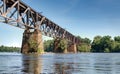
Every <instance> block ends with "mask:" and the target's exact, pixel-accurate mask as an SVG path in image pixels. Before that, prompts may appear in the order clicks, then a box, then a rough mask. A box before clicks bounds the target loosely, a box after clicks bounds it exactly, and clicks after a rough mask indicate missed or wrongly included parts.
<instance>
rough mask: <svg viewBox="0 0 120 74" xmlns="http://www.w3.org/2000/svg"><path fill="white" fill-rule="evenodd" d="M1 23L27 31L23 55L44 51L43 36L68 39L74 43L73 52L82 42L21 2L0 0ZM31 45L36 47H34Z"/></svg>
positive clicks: (23, 43)
mask: <svg viewBox="0 0 120 74" xmlns="http://www.w3.org/2000/svg"><path fill="white" fill-rule="evenodd" d="M0 22H3V23H6V24H9V25H12V26H15V27H18V28H21V29H24V30H25V31H24V33H23V42H22V47H21V52H22V53H29V52H30V51H31V50H32V51H31V52H36V51H37V50H38V49H40V50H43V42H42V35H45V36H49V37H52V38H63V39H67V40H68V41H70V42H72V46H70V47H71V48H72V47H73V48H72V49H73V52H76V44H78V43H79V42H80V41H79V39H78V38H77V37H76V36H74V35H73V34H71V33H70V32H68V31H67V30H65V29H63V28H62V27H60V26H59V25H58V24H56V23H54V22H53V21H51V20H50V19H48V18H46V17H45V16H43V15H42V14H41V13H39V12H37V11H35V10H34V9H32V8H31V7H30V6H28V5H27V4H25V3H24V2H22V1H20V0H0ZM35 42H36V43H35ZM31 43H33V44H34V45H35V46H34V47H32V45H30V44H31ZM33 50H34V51H33Z"/></svg>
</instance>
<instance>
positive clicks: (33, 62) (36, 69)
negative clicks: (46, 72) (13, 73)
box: [22, 54, 42, 74]
mask: <svg viewBox="0 0 120 74" xmlns="http://www.w3.org/2000/svg"><path fill="white" fill-rule="evenodd" d="M22 61H23V70H22V71H23V72H24V73H28V74H31V73H32V74H40V72H41V63H42V61H41V59H40V58H39V55H35V54H34V55H33V54H32V55H23V58H22Z"/></svg>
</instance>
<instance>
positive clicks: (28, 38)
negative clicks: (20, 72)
mask: <svg viewBox="0 0 120 74" xmlns="http://www.w3.org/2000/svg"><path fill="white" fill-rule="evenodd" d="M43 52H44V50H43V42H42V34H41V32H40V31H39V30H34V31H33V32H30V31H29V30H25V31H24V33H23V41H22V47H21V53H24V54H27V53H43Z"/></svg>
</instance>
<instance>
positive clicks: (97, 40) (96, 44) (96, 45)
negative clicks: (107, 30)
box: [91, 36, 102, 52]
mask: <svg viewBox="0 0 120 74" xmlns="http://www.w3.org/2000/svg"><path fill="white" fill-rule="evenodd" d="M101 39H102V37H101V36H95V37H94V40H93V42H92V46H91V48H92V49H91V51H92V52H101V49H102V48H101Z"/></svg>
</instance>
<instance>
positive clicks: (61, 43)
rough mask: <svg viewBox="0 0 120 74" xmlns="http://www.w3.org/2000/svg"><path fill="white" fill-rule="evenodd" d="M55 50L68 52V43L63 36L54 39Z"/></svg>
mask: <svg viewBox="0 0 120 74" xmlns="http://www.w3.org/2000/svg"><path fill="white" fill-rule="evenodd" d="M54 52H56V53H67V43H66V41H65V40H64V39H62V38H56V39H55V41H54Z"/></svg>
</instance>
